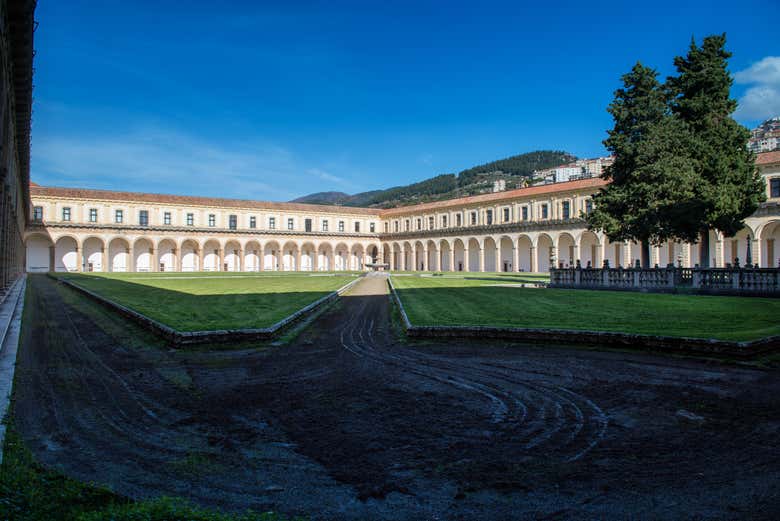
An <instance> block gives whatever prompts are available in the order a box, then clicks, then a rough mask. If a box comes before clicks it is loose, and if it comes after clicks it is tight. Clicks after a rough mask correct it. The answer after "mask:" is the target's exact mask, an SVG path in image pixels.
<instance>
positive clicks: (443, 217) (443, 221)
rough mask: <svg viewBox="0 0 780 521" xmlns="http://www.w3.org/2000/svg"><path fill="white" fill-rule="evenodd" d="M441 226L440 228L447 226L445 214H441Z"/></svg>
mask: <svg viewBox="0 0 780 521" xmlns="http://www.w3.org/2000/svg"><path fill="white" fill-rule="evenodd" d="M441 227H442V228H446V227H447V216H446V215H442V216H441Z"/></svg>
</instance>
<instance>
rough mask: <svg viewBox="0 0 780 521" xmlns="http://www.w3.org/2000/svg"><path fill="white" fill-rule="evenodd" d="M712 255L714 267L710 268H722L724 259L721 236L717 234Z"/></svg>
mask: <svg viewBox="0 0 780 521" xmlns="http://www.w3.org/2000/svg"><path fill="white" fill-rule="evenodd" d="M713 255H714V256H715V265H714V266H712V267H713V268H723V267H724V266H725V265H726V264H725V262H724V260H723V259H724V252H723V236H722V235H721V234H718V238H717V240H716V241H715V251H714V252H713Z"/></svg>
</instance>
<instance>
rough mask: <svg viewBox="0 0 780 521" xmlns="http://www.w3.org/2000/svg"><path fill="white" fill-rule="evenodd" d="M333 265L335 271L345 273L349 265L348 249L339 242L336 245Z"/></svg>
mask: <svg viewBox="0 0 780 521" xmlns="http://www.w3.org/2000/svg"><path fill="white" fill-rule="evenodd" d="M334 255H335V256H334V259H333V265H334V266H335V269H336V271H345V270H347V267H348V265H349V247H348V246H347V245H346V244H344V243H343V242H340V243H338V244H337V245H336V250H335V254H334Z"/></svg>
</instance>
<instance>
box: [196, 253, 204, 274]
mask: <svg viewBox="0 0 780 521" xmlns="http://www.w3.org/2000/svg"><path fill="white" fill-rule="evenodd" d="M197 254H198V271H203V261H204V260H205V259H204V258H203V257H204V255H203V248H198V250H197Z"/></svg>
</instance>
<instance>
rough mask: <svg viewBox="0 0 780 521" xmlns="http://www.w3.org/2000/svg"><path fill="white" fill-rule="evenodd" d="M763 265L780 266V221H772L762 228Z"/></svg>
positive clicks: (764, 266) (766, 266)
mask: <svg viewBox="0 0 780 521" xmlns="http://www.w3.org/2000/svg"><path fill="white" fill-rule="evenodd" d="M761 267H762V268H780V221H772V222H770V223H768V224H767V225H766V226H764V229H763V230H761Z"/></svg>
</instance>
